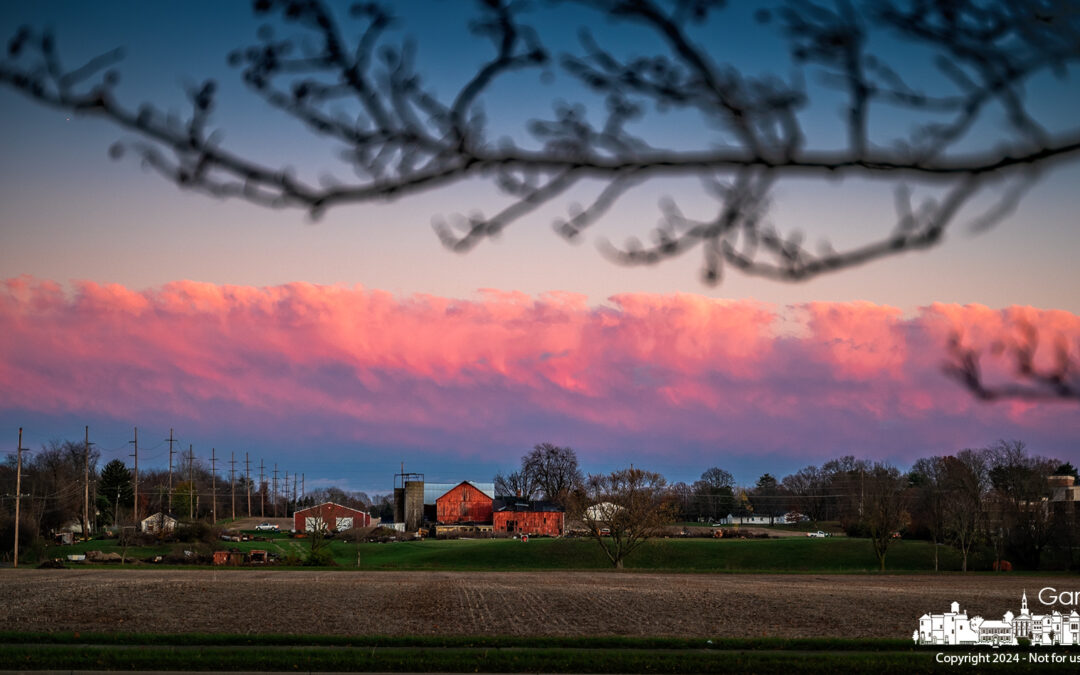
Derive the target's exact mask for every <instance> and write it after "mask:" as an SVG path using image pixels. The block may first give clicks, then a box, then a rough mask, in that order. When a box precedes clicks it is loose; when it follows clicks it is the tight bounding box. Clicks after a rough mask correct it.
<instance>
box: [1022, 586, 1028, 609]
mask: <svg viewBox="0 0 1080 675" xmlns="http://www.w3.org/2000/svg"><path fill="white" fill-rule="evenodd" d="M1020 613H1021V614H1027V613H1028V606H1027V589H1026V588H1025V589H1024V595H1023V596H1022V599H1021V600H1020Z"/></svg>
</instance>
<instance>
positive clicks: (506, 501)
mask: <svg viewBox="0 0 1080 675" xmlns="http://www.w3.org/2000/svg"><path fill="white" fill-rule="evenodd" d="M492 521H493V525H494V527H493V529H494V530H495V532H506V533H508V534H543V535H548V536H551V537H561V536H562V534H563V529H564V528H565V525H566V513H565V512H564V511H563V509H562V507H560V506H558V505H556V504H552V503H550V502H530V501H526V500H523V499H515V498H513V497H505V498H504V497H500V498H499V499H496V500H495V502H494V504H493V513H492Z"/></svg>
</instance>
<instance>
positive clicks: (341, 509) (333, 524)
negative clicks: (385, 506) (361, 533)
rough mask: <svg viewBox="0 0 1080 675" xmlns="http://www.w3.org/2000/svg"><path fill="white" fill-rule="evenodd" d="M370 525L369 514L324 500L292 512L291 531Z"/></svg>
mask: <svg viewBox="0 0 1080 675" xmlns="http://www.w3.org/2000/svg"><path fill="white" fill-rule="evenodd" d="M368 525H371V516H369V515H368V514H366V513H364V512H363V511H358V510H357V509H353V508H349V507H348V506H342V505H341V504H335V503H334V502H326V503H324V504H319V505H317V506H309V507H308V508H306V509H302V510H300V511H297V512H296V513H294V514H293V532H312V531H314V530H316V529H322V530H323V531H324V532H344V531H345V530H351V529H353V528H354V527H367V526H368Z"/></svg>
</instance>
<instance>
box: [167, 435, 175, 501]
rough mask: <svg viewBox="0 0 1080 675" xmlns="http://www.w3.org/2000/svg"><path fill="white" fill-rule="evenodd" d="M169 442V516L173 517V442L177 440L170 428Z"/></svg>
mask: <svg viewBox="0 0 1080 675" xmlns="http://www.w3.org/2000/svg"><path fill="white" fill-rule="evenodd" d="M168 440H169V515H172V510H173V508H172V456H173V450H172V444H173V441H174V440H175V439H174V438H173V430H172V428H171V427H170V428H169V439H168Z"/></svg>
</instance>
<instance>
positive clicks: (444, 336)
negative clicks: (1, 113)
mask: <svg viewBox="0 0 1080 675" xmlns="http://www.w3.org/2000/svg"><path fill="white" fill-rule="evenodd" d="M791 317H794V320H795V321H796V322H797V324H798V325H797V327H796V328H797V329H796V330H794V331H790V330H785V329H783V328H782V326H781V324H784V322H785V320H786V319H790V318H791ZM1018 318H1023V320H1024V321H1026V322H1028V323H1029V324H1031V325H1033V326H1035V327H1037V328H1038V329H1039V331H1040V335H1043V334H1045V335H1047V336H1052V337H1047V339H1048V340H1053V341H1056V342H1057V343H1058V344H1064V345H1066V347H1067V348H1068V349H1071V350H1073V352H1072V356H1073V358H1078V359H1080V354H1078V353H1077V345H1078V341H1080V317H1077V316H1075V315H1073V314H1069V313H1067V312H1060V311H1055V310H1037V309H1033V308H1027V307H1024V308H1020V307H1013V308H1008V309H1005V310H1000V311H999V310H991V309H988V308H986V307H978V306H963V307H961V306H956V305H932V306H930V307H927V308H923V309H922V310H921V311H920V312H919V313H918V314H917V315H916V316H914V317H910V318H905V317H904V316H903V315H902V313H901V312H900V311H899V310H898V309H896V308H892V307H885V306H880V305H874V304H871V303H843V304H840V303H812V304H810V305H806V306H801V307H795V308H787V309H778V308H775V307H772V306H769V305H765V304H763V303H758V302H754V301H725V300H714V299H709V298H705V297H702V296H697V295H690V294H679V295H671V296H661V295H644V294H623V295H618V296H615V297H613V298H611V299H610V306H606V307H589V306H588V305H587V303H586V300H585V298H584V297H582V296H579V295H574V294H567V293H551V294H545V295H541V296H539V297H531V296H527V295H524V294H521V293H515V292H504V291H494V290H488V291H484V292H482V293H481V295H480V299H478V300H475V301H464V300H454V299H449V298H442V297H436V296H413V297H408V298H397V297H395V296H393V295H390V294H388V293H385V292H382V291H378V290H368V289H364V288H360V287H354V288H345V287H337V286H315V285H311V284H305V283H292V284H287V285H283V286H276V287H268V288H252V287H244V286H217V285H213V284H205V283H196V282H189V281H178V282H174V283H170V284H168V285H166V286H164V287H162V288H159V289H153V290H146V291H133V290H130V289H127V288H124V287H122V286H118V285H115V284H110V285H101V284H96V283H92V282H82V283H79V284H76V285H75V287H74V289H73V291H72V292H70V293H66V292H65V291H64V290H63V289H62V288H61V287H60V286H59V285H58V284H56V283H53V282H50V281H41V280H37V279H33V278H30V277H18V278H15V279H9V280H7V281H4V282H2V283H0V376H2V380H3V383H4V386H3V387H0V409H2V410H6V411H29V412H34V413H41V414H46V415H49V414H55V415H62V414H78V415H87V416H94V415H102V416H108V417H110V418H113V419H117V420H136V421H137V420H138V419H140V418H141V417H144V416H154V417H156V418H159V419H161V418H166V419H170V420H174V419H175V420H176V424H177V425H180V424H181V422H184V421H186V422H187V423H190V424H195V425H200V426H202V427H205V428H208V429H227V430H229V431H230V432H231V433H233V434H234V435H243V434H249V435H252V436H259V435H260V434H269V433H275V434H277V433H281V432H282V431H283V430H299V429H305V430H310V429H312V428H318V429H319V430H320V433H322V434H325V435H328V436H330V437H333V438H338V439H363V440H364V441H365V442H371V443H380V442H383V443H408V444H412V445H419V446H425V447H433V448H434V447H446V446H447V445H448V444H450V445H453V444H456V446H457V447H458V448H459V449H463V448H466V447H468V448H477V447H483V446H484V445H485V444H489V443H493V442H498V443H518V444H523V445H525V446H526V447H527V445H528V444H530V443H532V442H536V441H538V440H541V438H540V436H539V435H538V434H544V433H547V432H548V431H551V430H559V433H560V434H563V433H565V434H567V435H574V434H578V435H580V436H582V437H588V438H590V439H593V440H594V441H595V442H596V443H597V444H598V445H604V441H603V440H602V439H607V445H608V446H609V447H618V446H620V445H625V444H631V445H632V444H635V443H637V444H638V445H639V446H640V445H643V444H645V443H646V441H645V440H642V439H648V441H647V443H648V444H652V446H653V447H652V448H651V451H653V452H656V453H660V454H662V453H664V452H666V451H668V450H667V449H665V447H660V446H665V445H666V446H669V448H671V449H675V448H683V449H685V448H696V449H697V450H693V452H697V453H699V454H707V453H708V452H712V451H719V450H722V449H725V448H727V449H729V450H730V451H741V452H753V451H757V450H760V451H763V452H772V453H777V452H779V453H787V454H789V455H798V454H801V453H807V454H809V453H811V452H828V451H829V449H830V448H835V449H836V450H837V451H843V452H858V453H860V454H863V455H866V456H879V455H882V456H883V455H886V454H889V453H892V454H893V455H895V454H896V453H909V454H910V453H914V455H913V456H918V454H920V453H924V452H927V451H941V450H951V449H955V448H957V447H963V446H965V445H973V444H978V443H985V442H988V441H989V440H992V439H994V438H997V437H999V436H1007V437H1012V436H1017V437H1021V436H1027V437H1032V436H1037V437H1038V438H1040V439H1043V440H1044V441H1045V442H1047V443H1050V444H1051V445H1054V444H1056V445H1057V446H1059V447H1065V446H1067V445H1068V444H1069V443H1071V440H1072V439H1075V438H1078V437H1080V414H1078V412H1077V411H1076V408H1078V407H1080V406H1067V405H1057V406H1054V405H1051V406H1031V405H1025V404H999V405H986V404H982V403H979V402H977V401H975V400H973V399H972V397H971V396H969V395H968V394H967V393H966V392H964V391H963V390H961V389H960V388H959V387H958V386H957V385H956V384H954V383H953V382H951V381H949V380H947V379H946V378H944V376H943V375H942V374H941V365H942V362H943V361H944V359H945V344H946V340H947V339H948V336H949V335H950V334H953V333H961V334H962V335H963V336H964V340H967V341H970V342H973V343H977V344H986V345H989V344H991V343H992V342H993V341H994V340H996V339H1000V337H1001V336H1002V335H1006V334H1008V331H1009V330H1010V326H1012V325H1014V324H1015V322H1016V320H1017V319H1018ZM788 326H789V327H790V323H788ZM988 365H990V367H991V369H993V366H992V364H988ZM994 372H998V373H999V374H1000V373H1003V372H1005V368H1004V367H1000V368H998V369H997V371H994ZM290 433H298V432H296V431H291V432H290ZM596 439H601V440H596ZM671 451H674V450H671Z"/></svg>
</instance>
